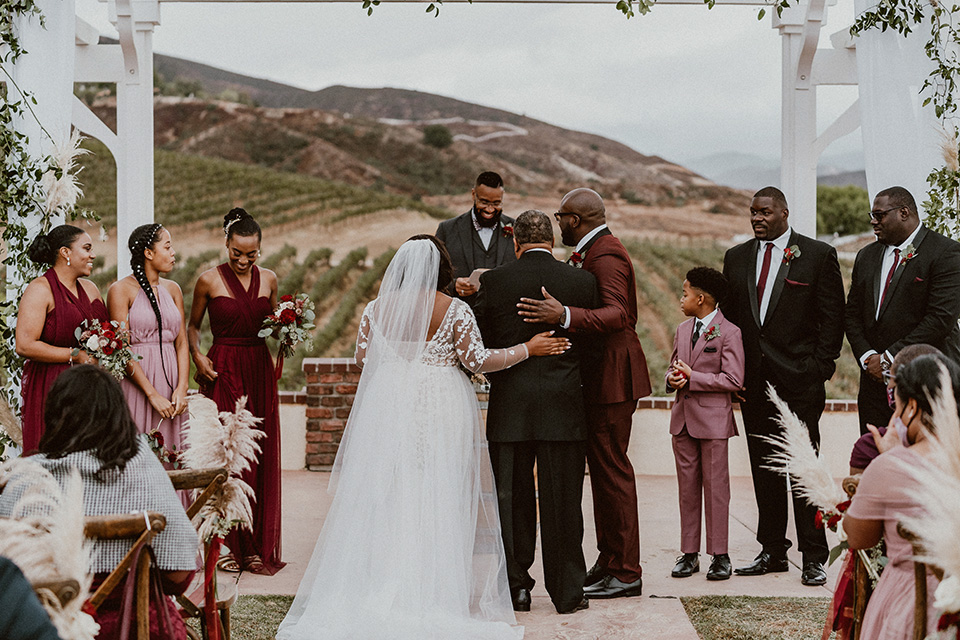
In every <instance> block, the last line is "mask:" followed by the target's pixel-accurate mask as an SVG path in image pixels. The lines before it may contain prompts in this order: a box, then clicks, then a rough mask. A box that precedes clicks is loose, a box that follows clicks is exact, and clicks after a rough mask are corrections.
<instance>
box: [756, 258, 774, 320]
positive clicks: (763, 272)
mask: <svg viewBox="0 0 960 640" xmlns="http://www.w3.org/2000/svg"><path fill="white" fill-rule="evenodd" d="M772 251H773V243H772V242H768V243H767V250H766V251H765V252H764V254H763V264H762V265H761V266H760V280H758V281H757V307H758V308H759V309H763V291H764V290H765V289H766V288H767V276H769V275H770V254H771V252H772Z"/></svg>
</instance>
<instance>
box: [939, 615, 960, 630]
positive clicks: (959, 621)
mask: <svg viewBox="0 0 960 640" xmlns="http://www.w3.org/2000/svg"><path fill="white" fill-rule="evenodd" d="M953 626H957V627H960V613H944V614H943V615H941V616H940V619H939V620H938V621H937V631H946V630H947V629H949V628H950V627H953ZM957 633H960V628H958V630H957Z"/></svg>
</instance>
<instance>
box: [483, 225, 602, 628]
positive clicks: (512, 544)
mask: <svg viewBox="0 0 960 640" xmlns="http://www.w3.org/2000/svg"><path fill="white" fill-rule="evenodd" d="M513 245H514V248H515V252H516V256H517V258H518V260H517V261H516V262H513V263H511V264H508V265H504V266H502V267H499V268H497V269H494V270H492V271H488V272H486V273H484V274H483V275H482V276H481V277H480V292H479V294H478V296H477V297H478V302H477V317H478V322H479V324H480V332H481V333H482V334H483V341H484V344H485V345H486V346H487V348H502V347H509V346H511V345H515V344H518V343H521V342H525V341H526V340H529V339H530V338H532V337H533V336H534V335H536V334H538V333H541V332H543V331H551V330H554V329H556V326H553V325H543V324H533V323H528V322H524V321H523V318H521V317H520V316H518V315H517V301H518V300H519V299H520V298H521V297H523V296H534V295H537V296H539V295H540V289H541V287H547V288H548V289H549V290H550V291H555V293H557V295H558V296H563V298H564V300H569V301H570V303H571V304H575V305H577V306H579V307H587V308H593V307H595V306H596V304H597V291H596V280H595V279H594V277H593V276H592V275H591V274H589V273H587V272H586V271H582V270H580V269H576V268H574V267H571V266H569V265H567V264H564V263H563V262H559V261H557V260H556V259H555V258H554V257H553V253H552V249H553V227H552V225H551V224H550V218H549V217H547V216H546V215H545V214H543V213H542V212H540V211H525V212H524V213H522V214H520V216H519V217H518V218H517V221H516V224H515V225H514V235H513ZM558 334H559V335H564V332H563V331H559V332H558ZM586 348H589V347H588V345H585V344H584V343H583V342H582V341H581V342H577V341H574V342H573V346H572V347H571V349H570V350H569V351H567V352H566V353H564V354H563V355H559V356H547V357H543V358H530V359H528V360H525V361H524V362H521V363H520V364H518V365H516V366H514V367H511V368H510V369H506V370H504V371H498V372H496V373H491V374H488V377H489V379H490V402H489V405H488V409H487V440H488V441H489V443H490V444H489V446H490V459H491V462H492V463H493V473H494V477H495V479H496V486H497V500H498V504H499V508H500V521H501V527H502V532H503V544H504V548H505V550H506V559H507V578H508V580H509V582H510V592H511V595H512V597H513V606H514V609H516V610H517V611H529V610H530V590H531V589H532V588H533V585H534V580H533V578H532V577H531V576H530V571H529V570H530V567H531V566H532V565H533V560H534V550H535V549H536V541H537V495H539V497H540V500H539V502H540V539H541V552H542V554H543V576H544V582H545V586H546V588H547V592H548V593H549V594H550V599H551V600H552V601H553V604H554V606H555V607H556V609H557V611H558V612H559V613H573V612H575V611H579V610H580V609H586V608H587V606H588V603H587V600H586V598H584V597H583V580H584V575H585V574H586V563H585V561H584V558H583V546H582V545H583V512H582V511H581V499H582V497H583V475H584V466H585V463H586V439H587V427H586V416H585V413H584V403H583V390H582V388H581V382H580V360H581V356H582V353H583V352H584V350H585V349H586ZM534 464H536V469H537V482H536V483H535V482H534V472H533V470H534Z"/></svg>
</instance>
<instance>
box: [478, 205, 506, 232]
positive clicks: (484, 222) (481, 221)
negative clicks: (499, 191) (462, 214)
mask: <svg viewBox="0 0 960 640" xmlns="http://www.w3.org/2000/svg"><path fill="white" fill-rule="evenodd" d="M473 215H474V217H475V218H476V219H477V224H478V225H480V226H481V227H487V228H490V227H495V226H497V225H498V224H499V223H500V216H501V215H503V211H497V213H496V215H494V216H493V217H492V218H490V219H489V220H488V219H487V218H484V217H483V215H482V214H481V213H480V212H479V211H478V210H477V208H476V207H474V208H473Z"/></svg>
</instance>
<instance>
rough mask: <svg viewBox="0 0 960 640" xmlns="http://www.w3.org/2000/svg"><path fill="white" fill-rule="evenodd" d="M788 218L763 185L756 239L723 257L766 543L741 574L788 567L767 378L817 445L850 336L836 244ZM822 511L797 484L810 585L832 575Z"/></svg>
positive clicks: (783, 204)
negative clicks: (829, 386)
mask: <svg viewBox="0 0 960 640" xmlns="http://www.w3.org/2000/svg"><path fill="white" fill-rule="evenodd" d="M788 216H789V211H788V209H787V201H786V198H785V197H784V195H783V193H782V192H781V191H780V190H779V189H777V188H775V187H765V188H763V189H761V190H760V191H758V192H757V193H756V194H755V195H754V197H753V201H752V202H751V204H750V222H751V225H752V226H753V234H754V236H755V238H754V239H753V240H749V241H747V242H745V243H743V244H740V245H737V246H736V247H733V248H732V249H730V250H729V251H727V253H726V255H725V256H724V258H723V273H724V275H725V276H726V277H727V279H728V280H729V282H730V295H729V299H728V300H725V301H724V303H723V313H724V315H725V316H726V317H727V319H729V320H731V321H732V322H733V323H734V324H736V325H737V326H738V327H740V332H741V334H742V336H743V350H744V355H745V360H746V373H745V376H744V390H743V393H742V395H743V401H742V402H741V404H740V410H741V412H742V414H743V425H744V430H745V431H746V432H747V448H748V450H749V452H750V467H751V470H752V473H753V490H754V493H755V495H756V499H757V511H758V512H759V518H758V523H757V542H759V543H760V545H761V546H762V550H761V552H760V554H759V555H758V556H757V557H756V559H755V560H754V561H753V562H752V563H751V564H749V565H747V566H745V567H741V568H739V569H737V570H736V573H737V575H746V576H753V575H763V574H765V573H771V572H780V571H787V570H788V569H789V565H788V563H787V549H789V548H790V541H789V540H787V537H786V533H787V511H788V506H787V502H788V501H787V495H788V491H787V481H786V478H784V477H783V476H781V475H780V474H778V473H776V472H775V471H770V470H769V469H767V468H766V467H767V465H769V464H770V456H771V454H773V453H774V452H775V451H776V450H778V447H776V446H774V445H772V444H770V443H769V442H767V441H766V440H764V439H763V438H761V437H760V436H770V435H778V434H780V433H781V432H782V429H781V428H780V427H779V426H778V425H777V423H776V421H775V419H776V413H777V412H776V409H775V408H774V406H773V403H772V402H770V400H769V399H768V398H767V384H768V383H769V384H772V385H773V386H774V388H775V389H776V391H777V393H778V394H779V395H780V397H781V398H783V399H784V400H785V401H786V402H787V404H788V405H789V407H790V409H791V410H792V411H793V412H794V413H796V414H797V416H798V417H799V418H800V419H801V420H802V421H803V422H804V424H805V425H806V426H807V429H808V431H809V432H810V441H811V442H812V443H813V445H814V447H816V448H818V449H819V447H820V416H821V414H822V413H823V407H824V402H825V400H826V393H825V391H824V382H825V381H826V380H829V379H830V377H831V376H832V375H833V372H834V370H835V369H836V359H837V358H838V357H839V356H840V347H841V346H842V344H843V305H844V299H843V280H842V278H841V276H840V264H839V263H838V261H837V252H836V251H835V250H834V249H833V247H831V246H830V245H828V244H826V243H823V242H819V241H817V240H814V239H812V238H808V237H806V236H802V235H800V234H799V233H797V232H796V231H793V230H792V229H791V228H790V224H789V222H788ZM816 512H817V510H816V508H815V507H814V506H813V505H811V504H810V503H809V502H807V500H806V499H804V498H803V497H801V496H800V495H798V493H797V491H796V489H794V491H793V513H794V518H795V520H796V525H797V542H798V547H799V549H800V553H801V554H803V573H802V576H801V582H803V584H805V585H822V584H824V583H825V582H826V581H827V574H826V572H825V571H824V569H823V563H824V562H826V560H827V557H828V553H829V550H828V548H827V540H826V537H825V535H824V532H823V529H818V528H817V527H816V526H815V524H814V517H815V516H816Z"/></svg>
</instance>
